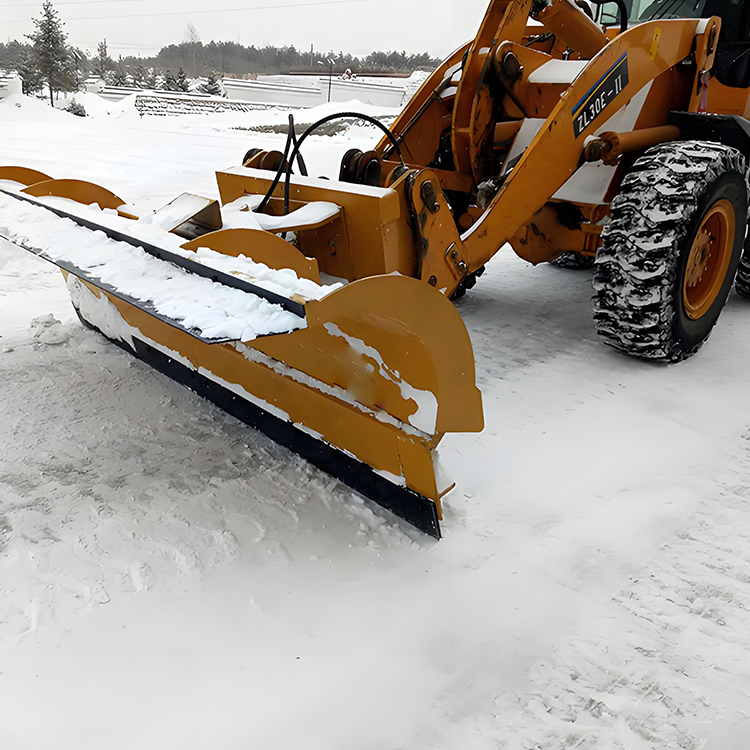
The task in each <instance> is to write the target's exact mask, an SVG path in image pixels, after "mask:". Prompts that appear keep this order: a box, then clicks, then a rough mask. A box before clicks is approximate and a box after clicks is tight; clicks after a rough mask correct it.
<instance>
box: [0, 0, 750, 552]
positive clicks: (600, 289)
mask: <svg viewBox="0 0 750 750" xmlns="http://www.w3.org/2000/svg"><path fill="white" fill-rule="evenodd" d="M749 93H750V4H748V3H739V2H729V0H617V1H616V2H613V3H601V2H599V0H597V2H596V3H589V2H586V0H576V2H573V0H491V2H490V4H489V7H488V9H487V11H486V14H485V16H484V19H483V21H482V23H481V26H480V28H479V31H478V33H477V35H476V37H475V38H474V39H473V40H472V41H470V42H469V43H467V44H465V45H463V46H462V47H461V48H459V49H458V50H456V51H455V52H454V53H453V54H452V55H450V56H449V57H448V58H447V59H446V60H445V62H443V63H442V64H441V65H440V66H439V67H438V68H437V69H436V70H435V71H434V72H433V73H432V74H431V76H430V77H429V78H428V79H427V80H426V81H425V83H424V85H423V86H422V87H421V88H420V89H419V91H418V92H417V93H416V95H415V96H414V98H413V99H412V100H411V102H409V104H408V105H407V106H406V107H405V108H404V109H403V111H402V112H401V113H400V114H399V116H398V117H397V118H396V120H395V122H393V124H392V125H391V127H390V128H387V127H385V126H384V125H383V124H382V123H381V122H380V121H378V120H373V119H372V118H368V117H366V116H365V115H361V114H359V113H356V112H352V113H344V114H343V115H333V116H330V117H328V118H324V119H323V120H320V121H319V122H317V123H314V124H313V125H311V126H309V127H308V128H306V129H305V130H304V132H302V133H297V132H295V128H294V124H293V122H290V127H289V129H288V134H287V139H286V146H285V148H284V150H283V151H263V150H259V149H251V150H250V151H248V153H247V154H246V155H245V158H244V159H243V163H242V165H241V166H234V167H230V168H228V169H225V170H223V171H220V172H218V173H217V175H216V176H217V182H218V194H219V197H220V198H219V200H218V201H217V200H212V199H209V198H202V197H200V196H195V195H191V194H188V193H185V194H183V195H181V196H179V197H177V198H176V199H175V200H174V201H172V202H171V203H170V204H168V205H167V206H165V207H164V208H162V209H159V210H158V211H156V212H151V211H145V210H143V209H142V208H141V207H138V206H134V205H131V204H129V203H126V201H124V200H123V199H122V198H120V197H119V196H117V195H115V194H114V193H112V192H110V191H108V190H106V189H105V188H102V187H100V186H97V185H94V184H91V183H87V182H83V181H80V180H76V179H53V178H51V177H49V176H48V175H45V174H42V173H39V172H36V171H34V170H31V169H29V168H26V167H23V166H20V165H19V166H8V167H4V168H0V180H2V181H3V182H2V185H0V189H1V190H2V192H0V234H2V235H3V236H4V237H6V238H7V239H10V240H11V241H13V242H15V243H17V244H18V245H20V246H21V247H24V248H25V249H27V250H29V251H31V252H34V253H36V254H37V255H39V256H40V257H43V258H46V259H47V260H50V261H51V262H53V263H56V264H57V265H59V266H60V267H61V268H62V269H63V273H64V274H65V277H66V279H67V282H66V283H67V285H68V287H69V289H70V293H71V297H72V300H73V304H74V306H75V308H76V310H77V311H78V314H79V316H80V317H81V319H82V320H83V321H84V322H85V323H86V324H87V325H89V326H91V327H93V328H95V329H98V330H99V331H101V332H102V333H103V334H104V335H106V336H107V337H109V338H110V339H112V340H113V341H114V342H115V343H116V344H118V345H120V346H121V347H123V348H124V349H126V350H127V351H129V352H131V353H133V354H135V355H136V356H137V357H139V358H140V359H142V360H144V361H145V362H147V363H149V364H151V365H152V366H154V367H155V368H157V369H158V370H160V371H162V372H164V373H165V374H167V375H169V376H170V377H172V378H174V379H175V380H177V381H178V382H180V383H183V384H184V385H186V386H188V387H189V388H191V389H193V390H195V391H196V392H198V393H199V394H201V395H203V396H205V397H206V398H208V399H210V400H211V401H213V402H214V403H216V404H218V405H219V406H221V407H222V408H224V409H226V410H227V411H228V412H230V413H231V414H233V415H235V416H236V417H237V418H239V419H240V420H243V421H244V422H246V423H247V424H249V425H251V426H253V427H255V428H257V429H259V430H261V431H263V432H264V433H266V434H268V435H270V436H271V437H272V438H273V439H275V440H277V441H279V442H281V443H282V444H284V445H286V446H288V447H289V448H291V449H292V450H294V451H297V452H298V453H300V454H301V455H303V456H305V457H306V458H307V459H308V460H309V461H310V462H312V463H313V464H315V465H316V466H318V467H320V468H322V469H323V470H325V471H327V472H329V473H330V474H332V475H333V476H335V477H337V478H338V479H340V480H341V481H343V482H345V483H347V484H348V485H350V486H351V487H352V488H353V489H355V490H356V491H358V492H360V493H361V494H362V495H364V496H365V497H367V498H370V499H371V500H374V501H375V502H377V503H379V504H380V505H382V506H383V507H384V508H386V509H387V510H389V511H391V512H393V513H395V514H396V515H398V516H400V517H402V518H404V519H406V520H407V521H408V522H409V523H411V524H413V525H414V526H416V527H417V528H419V529H421V530H422V531H424V532H426V533H427V534H431V535H433V536H436V537H437V536H439V535H440V525H439V519H440V517H441V513H440V501H441V497H443V496H444V494H445V493H446V492H447V491H449V489H450V488H451V487H452V485H451V484H450V482H449V480H448V479H447V478H446V477H445V476H444V475H443V473H442V472H441V471H440V469H439V464H438V460H437V447H438V444H439V442H440V440H441V438H442V436H443V435H444V434H445V433H448V432H471V431H481V430H482V428H483V416H482V404H481V394H480V392H479V390H478V389H477V387H476V383H475V371H474V358H473V352H472V348H471V342H470V340H469V336H468V334H467V331H466V329H465V327H464V325H463V322H462V320H461V317H460V315H459V313H458V312H457V310H456V308H455V307H454V305H453V302H452V300H455V299H456V298H458V297H460V296H461V295H463V294H465V293H466V291H467V290H469V289H470V288H471V287H473V286H474V284H475V283H476V282H477V279H478V278H479V277H480V276H481V274H482V272H483V270H484V268H485V265H486V264H487V262H488V261H489V260H490V259H491V258H492V257H493V255H494V254H495V253H496V252H498V251H499V250H500V249H501V248H502V247H503V246H505V245H506V244H509V245H510V246H511V247H512V248H513V250H514V251H515V252H516V253H517V254H518V255H519V256H520V257H521V258H523V259H524V260H526V261H528V262H530V263H533V264H538V263H554V262H557V263H558V264H559V265H564V266H567V267H571V266H573V267H585V266H587V265H591V264H593V265H594V271H593V289H594V291H593V315H594V321H595V325H596V329H597V332H598V334H599V335H600V336H601V337H602V339H603V340H604V342H605V343H606V344H609V345H610V346H612V347H614V348H615V349H618V350H620V351H621V352H624V353H625V354H630V355H633V356H636V357H643V358H648V359H655V360H662V361H665V362H677V361H679V360H682V359H684V358H685V357H688V356H690V355H692V354H693V353H694V352H695V351H696V350H697V349H698V348H699V347H700V346H701V345H702V344H703V342H704V341H705V340H706V338H707V337H708V335H709V333H710V331H711V329H712V327H713V325H714V324H715V322H716V320H717V318H718V316H719V313H720V311H721V309H722V307H723V305H724V303H725V301H726V298H727V295H728V294H729V291H730V287H731V285H732V284H733V282H734V281H735V278H736V289H737V291H738V292H739V293H740V294H743V295H745V296H748V295H750V256H748V255H745V254H744V244H745V233H746V226H747V218H748V161H747V160H748V155H749V154H750V122H748V120H747V119H746V115H747V113H748V111H750V102H749V100H748V94H749ZM342 116H344V117H346V116H348V117H359V118H361V119H363V120H366V121H370V122H372V123H373V124H374V125H375V126H377V127H378V128H380V129H381V131H383V138H382V140H381V141H380V142H379V143H378V145H377V146H376V147H375V148H374V149H373V150H371V151H368V152H364V153H363V152H361V151H359V150H351V151H349V152H347V153H346V154H345V156H344V158H343V160H342V162H341V164H340V165H339V167H338V170H339V172H338V179H336V180H330V179H324V178H320V177H316V176H311V175H308V173H307V169H306V166H305V162H304V158H303V150H304V149H303V145H304V141H305V140H306V138H307V137H308V136H309V135H311V134H314V133H315V132H316V130H318V129H319V128H320V127H321V126H323V125H325V124H326V123H327V122H328V121H329V120H332V119H335V118H336V117H342ZM290 119H291V118H290Z"/></svg>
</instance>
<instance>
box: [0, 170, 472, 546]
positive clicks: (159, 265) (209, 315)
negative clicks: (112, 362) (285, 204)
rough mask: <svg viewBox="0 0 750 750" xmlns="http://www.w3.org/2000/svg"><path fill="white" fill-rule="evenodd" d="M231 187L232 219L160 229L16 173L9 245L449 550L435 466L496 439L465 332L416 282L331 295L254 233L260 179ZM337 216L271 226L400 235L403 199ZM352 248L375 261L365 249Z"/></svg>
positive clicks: (38, 177) (148, 351) (85, 187)
mask: <svg viewBox="0 0 750 750" xmlns="http://www.w3.org/2000/svg"><path fill="white" fill-rule="evenodd" d="M219 179H220V185H221V186H222V197H223V198H224V199H225V205H224V206H223V207H221V208H220V207H219V205H218V204H217V202H215V201H210V200H206V199H203V198H200V197H198V196H192V195H187V194H185V195H183V196H180V198H178V199H177V200H175V201H173V202H172V203H170V204H169V205H168V206H166V207H165V208H164V209H162V210H160V211H157V212H155V213H150V212H141V211H139V209H137V208H136V207H135V206H131V205H128V204H126V203H125V201H123V200H121V199H120V198H118V197H117V196H116V195H114V194H113V193H111V192H110V191H108V190H105V189H103V188H101V187H99V186H97V185H93V184H91V183H87V182H82V181H78V180H53V179H50V178H49V177H47V176H46V175H43V174H41V173H38V172H34V171H32V170H27V169H23V168H17V167H5V168H0V181H2V182H0V186H1V187H0V190H1V191H2V192H0V216H2V219H0V234H1V235H2V236H4V237H5V238H6V239H9V240H10V241H12V242H14V243H15V244H17V245H19V246H21V247H23V248H25V249H26V250H29V251H30V252H32V253H35V254H36V255H38V256H40V257H42V258H44V259H46V260H49V261H51V262H53V263H55V264H57V265H58V266H60V267H61V268H62V269H63V273H64V274H65V276H66V279H67V285H68V289H69V291H70V294H71V298H72V301H73V304H74V306H75V308H76V310H77V312H78V314H79V316H80V317H81V319H82V320H83V321H84V322H85V323H87V324H88V325H90V326H92V327H94V328H96V329H98V330H99V331H101V332H102V333H103V334H105V335H106V336H107V337H109V338H110V339H112V340H113V341H114V342H115V343H117V344H118V345H120V346H121V347H122V348H124V349H126V350H128V351H130V352H132V353H134V354H135V355H136V356H137V357H139V358H140V359H142V360H144V361H146V362H148V363H149V364H151V365H152V366H153V367H155V368H156V369H158V370H160V371H161V372H163V373H165V374H166V375H168V376H170V377H172V378H174V379H175V380H177V381H178V382H180V383H182V384H184V385H186V386H188V387H189V388H191V389H193V390H194V391H196V392H197V393H199V394H201V395H202V396H204V397H206V398H208V399H209V400H211V401H213V402H214V403H216V404H217V405H219V406H220V407H222V408H223V409H225V410H226V411H227V412H229V413H231V414H233V415H234V416H235V417H237V418H239V419H240V420H242V421H244V422H246V423H247V424H249V425H251V426H253V427H256V428H258V429H259V430H261V431H262V432H264V433H266V434H267V435H269V436H270V437H271V438H273V439H274V440H276V441H278V442H280V443H282V444H283V445H286V446H287V447H289V448H290V449H292V450H294V451H296V452H298V453H299V454H301V455H303V456H304V457H305V458H307V459H308V460H309V461H310V462H311V463H313V464H314V465H316V466H318V467H320V468H321V469H323V470H325V471H327V472H328V473H330V474H331V475H333V476H335V477H337V478H339V479H340V480H341V481H343V482H345V483H346V484H348V485H350V486H351V487H352V488H354V489H355V490H357V491H359V492H360V493H361V494H362V495H364V496H365V497H368V498H370V499H371V500H374V501H375V502H377V503H379V504H380V505H382V506H383V507H385V508H387V509H388V510H390V511H392V512H393V513H395V514H396V515H398V516H400V517H402V518H404V519H405V520H407V521H408V522H410V523H411V524H413V525H414V526H416V527H418V528H419V529H421V530H423V531H424V532H426V533H428V534H431V535H433V536H439V534H440V527H439V518H440V515H441V514H440V498H441V496H442V495H443V494H444V493H445V492H446V491H447V490H448V489H450V486H446V482H445V480H444V478H443V477H442V475H441V472H439V471H437V470H436V452H435V449H436V447H437V445H438V443H439V442H440V439H441V437H442V436H443V435H444V434H445V433H446V432H456V431H478V430H481V429H482V407H481V396H480V393H479V391H478V390H477V388H476V386H475V383H474V358H473V353H472V348H471V343H470V341H469V337H468V334H467V332H466V329H465V327H464V325H463V322H462V320H461V318H460V316H459V315H458V313H457V312H456V310H455V309H454V307H453V305H452V304H451V303H450V302H449V301H448V300H447V299H445V297H444V296H443V295H441V294H439V293H438V292H437V291H435V290H434V289H432V288H431V287H430V286H428V285H425V284H422V283H420V282H419V281H417V280H416V279H413V278H409V277H407V276H404V275H400V274H390V275H389V273H382V274H381V275H375V276H367V277H363V278H360V279H358V280H354V281H351V282H350V283H338V282H333V283H328V284H323V283H321V270H320V269H319V263H318V261H317V260H316V259H315V258H314V257H306V256H305V255H304V254H303V253H302V252H300V250H298V249H296V248H295V247H294V246H293V245H292V244H290V243H289V242H287V241H285V240H284V239H281V237H280V236H278V235H277V234H275V233H272V232H271V231H268V230H266V229H261V228H258V227H252V226H247V224H248V223H251V224H252V223H254V222H255V221H256V220H255V219H254V218H253V217H254V216H255V214H253V213H252V212H250V211H249V210H247V211H246V210H244V209H245V207H246V202H243V201H242V200H241V201H240V202H239V203H238V202H237V201H236V200H233V199H234V193H232V192H231V191H232V190H234V191H235V192H237V194H238V195H241V196H244V192H243V188H247V187H252V186H253V180H254V177H253V176H252V173H250V172H249V173H248V175H247V176H244V175H240V176H238V175H227V176H226V180H227V181H228V185H229V187H227V186H226V185H225V184H224V182H223V180H224V179H225V178H224V177H222V176H220V178H219ZM245 180H246V181H245ZM320 182H322V181H320ZM313 192H314V190H313ZM227 196H229V198H230V199H231V200H227ZM327 196H328V199H329V201H330V199H331V195H330V193H328V194H327ZM248 198H250V196H245V201H246V200H247V199H248ZM333 198H334V200H338V201H339V203H338V204H337V205H332V204H330V203H328V204H322V205H321V204H320V203H319V202H316V201H315V200H314V199H313V200H311V201H310V202H308V203H306V210H305V211H304V212H298V211H293V212H292V213H290V214H289V216H291V217H293V218H292V219H291V221H288V220H287V221H286V223H283V225H282V224H281V223H279V221H278V219H277V217H274V216H273V215H271V214H268V221H269V222H271V223H272V224H273V222H276V223H275V224H273V228H274V229H277V230H279V229H281V231H284V232H290V231H295V232H297V233H299V234H298V236H300V237H302V236H304V233H305V232H321V231H325V232H329V233H331V237H334V238H336V237H338V235H337V234H336V232H339V233H341V234H345V233H346V231H347V229H348V227H347V225H346V223H345V219H344V213H345V212H346V214H351V216H352V217H355V216H358V212H362V213H365V212H369V213H370V214H371V215H372V220H373V222H378V224H379V223H380V222H381V221H382V219H383V217H386V218H387V217H388V216H389V212H390V217H391V219H392V221H394V222H395V221H397V220H398V218H399V216H398V210H399V205H398V200H397V199H396V200H395V202H394V198H395V196H392V195H391V194H390V193H389V191H387V190H382V189H378V190H370V191H369V192H368V193H366V194H365V195H364V197H363V198H362V199H361V205H360V204H358V203H357V201H356V198H357V195H356V194H355V193H354V191H349V192H346V193H345V194H342V195H340V196H339V195H337V194H335V195H334V196H333ZM300 214H301V215H300ZM222 217H223V218H222ZM321 217H322V218H321ZM360 219H361V216H360V217H358V220H357V223H359V221H360ZM227 224H233V226H229V227H228V226H227ZM237 224H244V226H237ZM222 227H223V228H222ZM376 228H377V227H376V225H373V230H375V229H376ZM348 236H349V237H350V238H351V239H352V240H353V241H354V242H359V243H362V246H365V245H364V243H366V241H367V238H366V236H359V235H357V233H356V232H355V231H353V230H352V231H350V232H349V233H348ZM303 246H304V245H303ZM353 251H354V248H352V252H353ZM362 256H365V253H362ZM251 258H252V260H251ZM336 262H338V261H336ZM386 262H387V261H386ZM320 265H324V267H325V268H327V269H328V270H329V271H331V270H334V268H332V267H331V266H327V265H325V263H322V264H320ZM383 270H386V269H383ZM396 270H398V269H397V268H392V267H390V266H389V267H388V268H387V271H388V272H390V271H396ZM363 276H364V274H363Z"/></svg>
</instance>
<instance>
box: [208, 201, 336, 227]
mask: <svg viewBox="0 0 750 750" xmlns="http://www.w3.org/2000/svg"><path fill="white" fill-rule="evenodd" d="M262 199H263V196H261V195H243V196H241V197H240V198H237V200H235V201H232V203H227V204H226V205H224V206H222V208H221V216H222V220H223V222H224V226H225V227H227V228H229V227H232V228H243V229H244V228H247V229H265V230H266V231H267V232H285V231H287V230H289V229H293V228H294V227H299V226H302V225H313V224H319V223H320V222H323V221H326V220H327V219H332V218H333V217H334V216H336V214H338V213H339V207H338V206H337V205H336V204H335V203H331V202H329V201H313V202H312V203H307V204H305V205H304V206H302V207H300V208H298V209H296V210H295V211H291V212H290V213H288V214H287V215H286V216H269V215H268V214H263V213H257V214H256V213H254V210H255V208H256V207H257V206H258V205H259V204H260V202H261V200H262Z"/></svg>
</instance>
